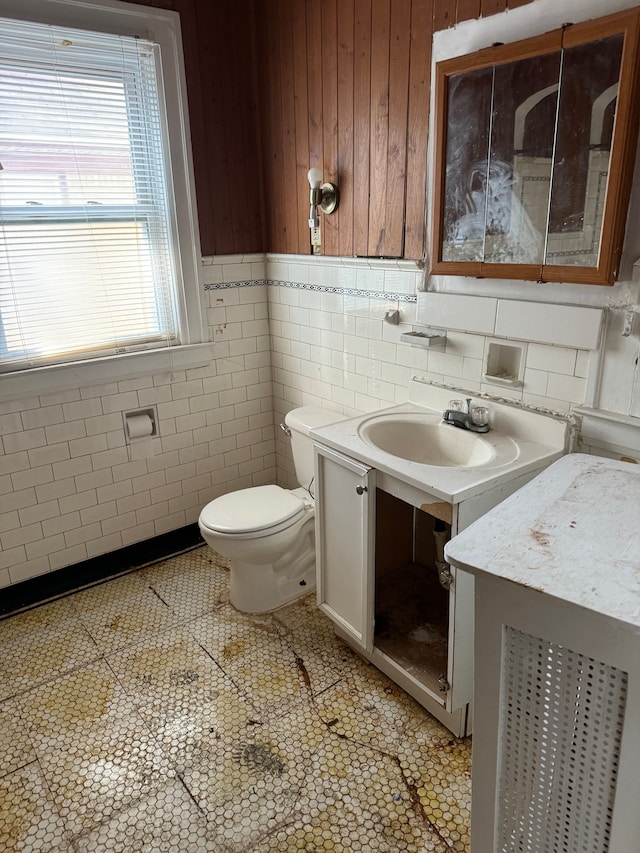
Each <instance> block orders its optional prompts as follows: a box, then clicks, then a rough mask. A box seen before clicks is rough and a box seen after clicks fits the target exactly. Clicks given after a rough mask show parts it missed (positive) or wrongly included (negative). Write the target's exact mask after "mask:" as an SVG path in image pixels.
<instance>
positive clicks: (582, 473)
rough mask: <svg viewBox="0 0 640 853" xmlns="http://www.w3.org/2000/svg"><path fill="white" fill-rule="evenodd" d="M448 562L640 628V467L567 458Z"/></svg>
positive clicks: (477, 530) (466, 535)
mask: <svg viewBox="0 0 640 853" xmlns="http://www.w3.org/2000/svg"><path fill="white" fill-rule="evenodd" d="M445 556H446V559H447V560H448V561H449V562H451V563H452V564H453V565H454V566H457V567H458V568H460V569H465V570H467V571H470V572H472V573H473V574H478V575H483V574H484V575H492V576H494V577H496V578H502V579H503V580H505V581H510V582H512V583H516V584H519V585H521V586H524V587H528V588H530V589H533V590H537V591H538V592H543V593H546V594H547V595H551V596H554V597H555V598H558V599H561V600H563V601H567V602H569V603H571V604H574V605H578V606H580V607H582V608H585V609H587V610H591V611H594V612H597V613H602V614H604V615H606V616H609V617H611V618H612V619H616V620H618V621H620V622H626V623H628V624H630V625H633V626H636V627H638V628H640V466H638V465H633V464H630V463H628V462H619V461H617V460H613V459H604V458H602V457H599V456H588V455H586V454H579V453H572V454H569V455H567V456H564V457H563V458H562V459H559V460H558V461H556V462H554V463H553V464H552V465H551V466H549V467H548V468H547V469H546V470H545V471H543V472H542V473H541V474H539V475H538V476H537V477H536V478H535V479H533V480H531V482H529V483H528V484H527V485H525V486H523V487H522V488H521V489H519V490H518V491H517V492H516V493H515V494H513V495H511V496H510V497H509V498H507V499H506V500H505V501H503V502H502V503H501V504H499V505H498V506H496V507H495V508H494V509H492V510H490V511H489V512H488V513H487V514H486V515H484V516H483V517H482V518H480V519H478V521H476V522H474V523H473V524H471V525H470V526H469V527H468V528H467V529H466V530H463V531H462V533H460V534H458V535H457V536H455V537H454V538H453V539H452V540H451V541H450V542H449V543H448V544H447V546H446V549H445Z"/></svg>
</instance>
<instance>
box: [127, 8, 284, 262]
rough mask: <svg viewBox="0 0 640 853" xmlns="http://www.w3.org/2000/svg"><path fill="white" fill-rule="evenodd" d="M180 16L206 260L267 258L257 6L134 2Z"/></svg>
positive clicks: (198, 200)
mask: <svg viewBox="0 0 640 853" xmlns="http://www.w3.org/2000/svg"><path fill="white" fill-rule="evenodd" d="M136 2H138V3H140V4H142V5H145V6H157V7H160V8H163V9H171V10H173V11H175V12H179V13H180V25H181V28H182V40H183V46H184V55H185V68H186V78H187V93H188V99H189V118H190V124H191V140H192V148H193V165H194V172H195V181H196V195H197V202H198V218H199V222H200V241H201V248H202V253H203V255H214V254H218V255H226V254H236V253H247V252H262V251H265V250H266V248H267V246H266V239H265V230H264V224H263V223H264V216H263V170H262V162H261V158H262V148H261V145H260V144H259V139H260V125H259V107H258V102H257V98H258V85H257V80H258V73H257V70H258V69H257V55H256V44H257V40H256V37H255V20H256V18H255V12H254V0H233V2H232V3H231V2H226V0H136Z"/></svg>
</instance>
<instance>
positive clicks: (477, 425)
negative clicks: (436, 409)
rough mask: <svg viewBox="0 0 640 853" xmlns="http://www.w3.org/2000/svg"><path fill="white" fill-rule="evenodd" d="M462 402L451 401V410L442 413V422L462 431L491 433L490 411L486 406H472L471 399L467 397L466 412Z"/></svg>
mask: <svg viewBox="0 0 640 853" xmlns="http://www.w3.org/2000/svg"><path fill="white" fill-rule="evenodd" d="M464 406H465V403H464V402H463V401H462V400H451V401H450V402H449V408H448V409H445V411H444V412H443V413H442V420H443V421H444V422H445V423H447V424H451V426H455V427H459V428H460V429H469V430H471V431H472V432H489V429H490V427H489V410H488V409H487V408H486V407H485V406H473V407H472V406H471V397H467V400H466V411H464Z"/></svg>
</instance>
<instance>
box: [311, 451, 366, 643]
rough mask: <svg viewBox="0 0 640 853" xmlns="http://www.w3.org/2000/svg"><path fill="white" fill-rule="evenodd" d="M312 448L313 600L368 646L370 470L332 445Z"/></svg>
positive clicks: (357, 640)
mask: <svg viewBox="0 0 640 853" xmlns="http://www.w3.org/2000/svg"><path fill="white" fill-rule="evenodd" d="M315 450H316V453H315V459H316V486H317V488H316V561H317V588H318V605H319V607H320V609H321V610H322V611H323V612H324V613H326V615H327V616H328V617H329V618H330V619H332V620H333V621H334V622H335V624H336V625H337V626H338V627H339V628H340V629H341V630H342V631H343V632H344V633H345V634H348V636H349V637H350V638H351V639H352V640H353V641H354V642H355V643H356V644H357V645H358V646H360V647H361V648H362V649H363V650H364V651H367V652H370V651H371V649H372V648H373V581H372V575H373V572H372V566H373V543H374V533H375V523H374V511H375V471H374V470H372V469H371V468H368V467H367V466H366V465H363V464H362V463H360V462H357V461H356V460H354V459H350V458H349V457H348V456H343V455H342V454H341V453H337V452H336V451H335V450H330V449H329V448H326V447H322V446H318V445H316V448H315Z"/></svg>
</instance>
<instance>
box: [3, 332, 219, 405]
mask: <svg viewBox="0 0 640 853" xmlns="http://www.w3.org/2000/svg"><path fill="white" fill-rule="evenodd" d="M213 346H214V345H213V344H212V343H210V342H207V343H202V344H190V345H187V346H179V347H168V348H166V349H159V350H145V351H143V352H132V353H124V354H123V355H115V356H110V357H109V358H96V359H91V360H90V361H78V362H73V363H70V364H60V365H55V366H53V367H35V368H33V369H31V370H18V371H15V372H14V373H5V374H2V375H0V400H2V401H6V400H19V399H20V398H22V397H31V396H34V395H36V394H46V393H50V392H52V391H53V392H55V391H65V390H68V389H70V388H82V387H85V386H87V385H101V384H103V383H105V382H117V381H118V380H119V379H131V378H133V377H136V376H148V375H149V374H150V373H166V372H171V373H173V372H175V371H177V370H187V369H189V368H193V367H203V366H205V365H206V364H209V362H210V361H211V360H212V358H213Z"/></svg>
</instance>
